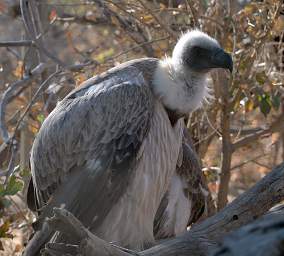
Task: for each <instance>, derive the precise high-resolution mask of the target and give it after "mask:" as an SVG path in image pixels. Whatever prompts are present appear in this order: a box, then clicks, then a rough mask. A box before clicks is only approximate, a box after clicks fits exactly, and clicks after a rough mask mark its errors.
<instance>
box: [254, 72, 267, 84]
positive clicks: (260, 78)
mask: <svg viewBox="0 0 284 256" xmlns="http://www.w3.org/2000/svg"><path fill="white" fill-rule="evenodd" d="M255 79H256V81H257V82H258V83H259V84H260V85H263V84H264V83H265V81H267V75H266V74H265V72H264V71H262V72H260V73H256V75H255Z"/></svg>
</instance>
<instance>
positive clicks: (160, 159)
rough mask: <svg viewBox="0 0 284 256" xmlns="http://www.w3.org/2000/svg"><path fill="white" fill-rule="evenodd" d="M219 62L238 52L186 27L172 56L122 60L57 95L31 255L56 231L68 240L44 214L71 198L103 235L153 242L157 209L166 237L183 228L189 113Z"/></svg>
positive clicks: (38, 167) (41, 144)
mask: <svg viewBox="0 0 284 256" xmlns="http://www.w3.org/2000/svg"><path fill="white" fill-rule="evenodd" d="M213 68H224V69H229V70H230V71H232V68H233V63H232V59H231V57H230V55H229V54H228V53H226V52H225V51H224V50H223V49H222V48H221V47H220V45H219V43H218V42H217V41H216V40H215V39H213V38H211V37H209V36H208V35H207V34H205V33H203V32H200V31H197V30H193V31H189V32H187V33H185V34H183V35H182V36H181V38H180V39H179V40H178V42H177V44H176V46H175V47H174V50H173V54H172V57H168V58H165V59H163V60H159V59H154V58H142V59H136V60H132V61H129V62H126V63H123V64H121V65H119V66H117V67H115V68H112V69H110V70H108V71H107V72H105V73H103V74H101V75H98V76H95V77H93V78H91V79H89V80H87V81H86V82H84V83H83V84H82V86H81V87H79V88H77V89H75V90H74V91H72V92H71V93H70V94H69V95H67V96H66V97H65V98H64V99H63V100H62V101H61V102H59V103H58V105H57V106H56V108H55V109H54V110H53V111H52V112H51V113H50V115H49V116H48V117H47V118H46V120H45V121H44V123H43V124H42V127H41V129H40V131H39V133H38V135H37V137H36V139H35V141H34V144H33V147H32V151H31V159H30V163H31V171H32V183H31V187H30V189H33V188H34V191H35V201H36V205H37V209H38V211H39V212H40V214H39V222H40V223H41V224H42V225H41V228H40V229H39V230H38V231H37V232H36V233H35V235H34V237H33V238H32V239H31V241H30V242H29V244H28V246H27V248H26V255H35V254H36V253H37V252H38V250H39V249H40V248H41V247H42V246H43V245H44V244H45V243H46V242H47V241H49V240H50V239H52V241H56V242H62V241H64V239H65V238H64V237H63V236H61V235H58V234H53V233H52V232H51V231H50V230H49V229H48V227H47V225H46V224H45V222H44V219H45V218H46V217H50V216H52V209H53V207H64V208H65V209H67V210H69V211H70V212H72V213H73V214H74V215H75V216H76V217H77V218H78V219H79V220H80V221H81V222H82V223H83V224H84V225H85V226H86V227H88V228H89V230H90V231H91V232H93V233H94V234H96V235H97V236H99V237H100V238H102V239H104V240H106V241H112V242H115V243H117V244H118V245H120V246H124V247H128V248H131V249H138V250H140V249H144V248H147V247H149V246H150V245H152V244H153V243H154V233H153V229H154V219H155V216H156V218H158V219H156V222H157V223H158V225H156V228H155V233H156V234H157V237H158V238H162V237H168V236H172V235H177V234H178V233H181V232H183V231H185V230H186V226H187V223H188V220H189V218H190V216H189V215H190V213H187V212H186V211H187V209H189V208H190V205H189V204H190V202H189V201H188V200H187V198H186V197H185V196H184V194H183V191H184V187H185V186H186V184H185V182H184V181H183V180H182V178H181V176H179V175H178V173H177V172H176V169H177V166H179V165H180V161H181V159H182V140H183V128H184V120H183V117H184V116H186V115H187V114H188V113H190V112H192V111H194V110H195V109H197V108H198V107H200V106H201V105H202V102H203V100H204V99H205V98H206V97H207V96H208V85H207V76H208V73H209V71H210V70H211V69H213ZM165 197H166V200H163V204H164V206H163V207H159V206H160V205H161V202H162V199H163V198H165ZM30 206H31V207H32V204H31V203H30ZM32 208H33V207H32ZM158 209H160V210H159V212H158V213H157V211H158ZM159 218H163V219H162V220H161V219H159ZM52 236H53V237H52ZM51 237H52V238H51Z"/></svg>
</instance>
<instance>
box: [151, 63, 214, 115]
mask: <svg viewBox="0 0 284 256" xmlns="http://www.w3.org/2000/svg"><path fill="white" fill-rule="evenodd" d="M153 87H154V88H153V90H154V94H155V95H156V97H158V98H159V99H160V100H161V102H162V103H163V105H164V106H165V108H166V109H167V111H168V113H170V114H169V117H170V119H173V120H174V119H176V118H180V117H182V116H184V115H186V114H189V113H190V112H192V111H194V110H195V109H197V108H199V107H201V106H202V103H203V101H204V100H206V98H208V97H209V90H208V87H207V73H201V72H194V71H191V70H188V69H187V70H186V69H185V68H184V67H183V66H182V65H180V64H179V63H174V61H173V60H172V59H171V58H167V59H165V60H162V61H160V62H159V64H158V67H157V69H156V71H155V75H154V81H153Z"/></svg>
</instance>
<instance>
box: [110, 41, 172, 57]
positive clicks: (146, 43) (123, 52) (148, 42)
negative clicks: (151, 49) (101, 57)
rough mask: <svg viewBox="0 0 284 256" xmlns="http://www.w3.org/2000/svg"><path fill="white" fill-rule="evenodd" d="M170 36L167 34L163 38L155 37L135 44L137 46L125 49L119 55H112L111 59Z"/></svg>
mask: <svg viewBox="0 0 284 256" xmlns="http://www.w3.org/2000/svg"><path fill="white" fill-rule="evenodd" d="M168 38H169V36H165V37H162V38H157V39H153V40H151V41H147V42H144V43H141V44H138V45H135V46H133V47H131V48H129V49H127V50H125V51H122V52H120V53H118V54H117V55H115V56H113V57H111V58H110V59H109V60H112V59H116V58H118V57H119V56H121V55H124V54H127V53H129V52H131V51H133V50H136V49H138V48H140V47H141V46H144V45H148V44H153V43H156V42H159V41H163V40H167V39H168Z"/></svg>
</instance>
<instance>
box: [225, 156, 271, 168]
mask: <svg viewBox="0 0 284 256" xmlns="http://www.w3.org/2000/svg"><path fill="white" fill-rule="evenodd" d="M267 155H268V153H266V154H261V155H258V156H256V157H254V158H252V159H248V160H246V161H243V162H242V163H240V164H237V165H235V166H233V167H232V168H231V171H232V170H234V169H237V168H240V167H242V166H244V165H246V164H248V163H250V162H254V161H255V160H257V159H259V158H261V157H264V156H267Z"/></svg>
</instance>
